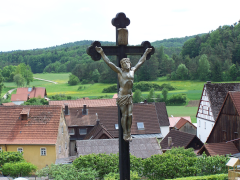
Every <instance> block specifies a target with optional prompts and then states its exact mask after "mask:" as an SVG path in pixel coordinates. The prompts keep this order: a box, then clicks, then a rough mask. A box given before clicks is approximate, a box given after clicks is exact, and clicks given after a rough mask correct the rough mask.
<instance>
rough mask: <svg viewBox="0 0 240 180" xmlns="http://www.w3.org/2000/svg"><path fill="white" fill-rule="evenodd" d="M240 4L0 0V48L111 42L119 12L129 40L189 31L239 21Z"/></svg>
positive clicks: (218, 0) (237, 0) (224, 0)
mask: <svg viewBox="0 0 240 180" xmlns="http://www.w3.org/2000/svg"><path fill="white" fill-rule="evenodd" d="M239 7H240V0H206V1H205V0H201V1H200V0H189V1H187V0H145V1H142V0H118V1H115V0H0V51H11V50H26V49H35V48H45V47H50V46H55V45H61V44H64V43H68V42H75V41H81V40H100V41H113V42H114V41H115V27H114V26H112V24H111V20H112V18H114V17H115V16H116V14H117V13H118V12H124V13H125V14H126V16H127V17H128V18H129V19H130V21H131V22H130V25H129V26H128V27H127V28H128V31H129V40H128V42H129V44H130V45H136V44H140V43H141V42H142V41H146V40H148V41H150V42H154V41H157V40H162V39H169V38H174V37H185V36H191V35H195V34H199V33H207V32H209V31H211V30H215V29H216V28H218V27H219V26H222V25H231V24H233V23H235V22H238V21H239V20H240V12H239Z"/></svg>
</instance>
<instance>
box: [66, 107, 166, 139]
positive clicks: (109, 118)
mask: <svg viewBox="0 0 240 180" xmlns="http://www.w3.org/2000/svg"><path fill="white" fill-rule="evenodd" d="M87 109H88V115H83V114H82V108H69V115H65V118H66V123H67V125H68V126H94V125H95V124H96V119H99V120H100V122H101V123H102V124H104V126H105V127H106V129H107V130H108V132H109V133H110V134H112V135H113V136H114V137H118V130H117V129H115V124H118V108H117V106H109V107H89V108H87ZM165 109H166V108H165ZM163 112H164V111H163ZM96 113H97V116H98V117H97V116H96ZM165 114H166V112H164V117H165V116H166V115H165ZM160 117H161V116H160ZM166 118H167V116H166ZM167 120H168V118H167ZM137 122H143V123H144V130H138V128H137ZM131 133H132V134H155V133H156V134H158V133H160V125H159V121H158V116H157V113H156V108H155V104H133V119H132V132H131Z"/></svg>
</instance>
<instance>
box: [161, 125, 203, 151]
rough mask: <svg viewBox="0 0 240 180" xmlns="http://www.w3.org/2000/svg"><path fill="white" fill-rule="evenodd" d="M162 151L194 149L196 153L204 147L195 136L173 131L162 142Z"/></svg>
mask: <svg viewBox="0 0 240 180" xmlns="http://www.w3.org/2000/svg"><path fill="white" fill-rule="evenodd" d="M160 146H161V148H162V151H163V152H165V151H167V150H170V149H171V148H173V147H184V148H185V149H187V148H193V149H194V151H195V153H197V151H198V150H199V149H200V148H201V147H202V146H203V143H202V141H201V140H200V139H199V138H198V137H197V136H196V135H193V134H190V133H185V132H181V131H179V130H174V129H172V130H171V131H170V132H169V133H168V134H167V136H165V138H164V139H163V140H162V141H161V142H160Z"/></svg>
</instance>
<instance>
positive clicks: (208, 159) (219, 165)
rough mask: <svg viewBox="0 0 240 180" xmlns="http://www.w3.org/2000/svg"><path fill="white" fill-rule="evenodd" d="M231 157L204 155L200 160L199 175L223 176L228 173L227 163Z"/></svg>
mask: <svg viewBox="0 0 240 180" xmlns="http://www.w3.org/2000/svg"><path fill="white" fill-rule="evenodd" d="M228 160H229V157H225V156H207V155H206V154H205V153H203V155H202V158H198V160H197V162H196V167H198V175H209V174H221V173H227V172H228V168H227V166H226V163H227V162H228Z"/></svg>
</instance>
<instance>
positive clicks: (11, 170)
mask: <svg viewBox="0 0 240 180" xmlns="http://www.w3.org/2000/svg"><path fill="white" fill-rule="evenodd" d="M36 170H37V166H35V165H33V164H32V163H28V162H23V161H22V162H14V163H5V164H4V165H3V166H2V172H3V174H4V175H9V176H11V177H18V176H19V175H20V176H29V175H31V173H33V172H35V171H36Z"/></svg>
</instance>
